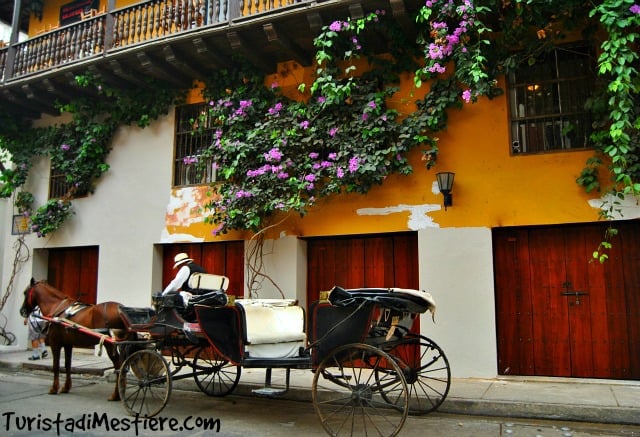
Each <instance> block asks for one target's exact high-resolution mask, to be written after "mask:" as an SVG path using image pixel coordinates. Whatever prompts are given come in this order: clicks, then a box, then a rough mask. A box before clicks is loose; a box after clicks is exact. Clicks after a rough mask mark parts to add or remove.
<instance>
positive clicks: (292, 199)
mask: <svg viewBox="0 0 640 437" xmlns="http://www.w3.org/2000/svg"><path fill="white" fill-rule="evenodd" d="M387 18H388V17H386V15H385V13H384V11H376V12H375V13H372V14H369V15H367V16H365V17H363V18H362V19H358V20H353V19H345V20H337V21H335V22H333V23H330V24H329V25H328V26H326V27H325V28H323V30H322V32H321V33H320V35H318V37H317V38H316V39H315V46H316V56H315V60H316V63H317V71H316V78H315V80H314V82H313V83H312V84H307V86H303V87H301V88H300V95H299V96H297V97H296V98H293V99H291V98H286V97H285V96H284V95H283V94H282V93H280V90H279V87H278V85H277V84H273V85H272V86H271V87H269V86H267V87H265V86H264V85H263V78H262V75H261V74H260V73H258V72H255V71H254V70H253V69H251V68H250V67H249V66H248V65H246V64H242V63H240V62H239V61H237V62H236V63H235V64H234V66H233V67H232V68H229V69H227V70H220V71H218V72H216V73H215V74H214V75H213V76H212V77H211V80H210V81H209V85H208V88H207V92H206V97H207V99H208V101H209V102H210V106H209V109H210V113H209V114H208V116H209V117H212V119H214V120H216V123H217V126H218V129H217V130H216V132H215V135H214V138H212V144H211V147H210V148H209V150H208V151H207V153H208V154H209V155H210V157H211V158H212V159H213V161H215V162H216V165H218V166H220V168H219V169H218V174H219V175H221V179H222V180H221V183H219V184H217V185H216V186H215V187H213V189H212V190H213V192H214V194H215V196H216V197H215V198H214V199H215V200H214V201H213V202H212V203H211V204H210V205H209V207H210V208H211V211H212V215H210V216H209V218H208V220H209V221H210V222H212V223H214V224H216V229H215V232H224V231H226V230H230V229H248V230H253V231H259V230H260V229H263V228H264V227H265V226H269V224H270V223H271V222H272V219H273V218H274V217H276V216H280V215H283V214H284V215H286V214H287V213H291V212H293V213H298V214H305V213H306V211H307V210H308V208H309V207H311V206H312V205H313V204H314V203H315V202H316V201H317V200H318V199H319V198H320V197H322V196H327V195H332V194H336V193H340V192H358V193H365V192H367V191H368V190H369V189H370V188H371V187H372V186H374V185H376V184H380V183H382V182H383V181H384V180H385V178H386V177H387V176H388V175H390V174H393V173H400V174H406V173H409V172H411V171H412V169H411V167H410V165H409V164H408V161H407V154H408V152H409V151H410V150H411V149H412V148H415V147H422V149H423V154H424V159H425V166H426V167H427V168H432V167H433V166H434V165H435V163H436V162H437V157H438V154H439V153H440V146H439V144H438V136H437V135H438V132H440V131H442V130H443V129H445V128H446V126H447V121H448V118H447V116H448V111H449V110H451V109H452V108H459V107H462V106H463V105H464V104H466V103H473V102H476V101H477V100H479V99H481V98H484V97H486V98H493V97H494V96H496V95H498V94H499V93H501V92H502V90H500V89H499V88H498V87H497V83H498V81H497V78H498V77H500V76H501V75H504V74H507V73H508V72H509V71H510V70H512V69H514V68H518V67H520V66H521V65H533V64H535V62H536V59H537V58H538V56H539V55H540V54H542V53H544V52H545V51H547V50H550V49H552V48H553V47H554V46H556V45H557V44H559V43H561V42H562V41H563V40H565V38H566V37H567V35H569V34H571V33H573V34H574V37H575V34H579V37H580V38H582V39H585V40H588V41H591V42H592V43H593V45H594V46H595V47H596V48H597V49H598V51H599V58H598V79H599V80H598V88H597V89H595V90H594V93H593V96H592V98H591V99H590V101H589V110H590V111H591V112H592V115H593V120H594V124H593V128H594V131H593V135H592V137H591V139H590V141H591V145H592V146H593V147H594V157H593V158H591V159H589V161H588V162H587V163H586V164H585V169H584V171H583V172H582V174H581V175H580V177H579V178H578V179H577V183H578V184H580V185H581V186H583V187H584V188H585V189H586V190H588V191H593V190H603V191H607V192H609V193H610V194H611V195H612V197H613V198H615V199H620V198H622V197H624V196H627V195H638V194H639V192H640V184H639V183H638V175H639V171H640V167H639V165H640V164H638V150H637V147H638V128H639V127H640V119H639V117H638V114H639V110H638V109H639V108H638V87H639V85H640V79H639V74H638V64H639V61H638V28H639V25H640V5H638V4H637V3H636V2H635V1H634V0H605V1H601V2H598V3H597V4H593V3H591V2H588V1H584V0H548V1H547V0H545V1H542V0H506V1H504V0H500V1H498V0H481V1H475V2H474V1H471V0H425V3H424V5H423V6H422V7H420V8H419V10H418V11H417V13H416V16H415V20H416V26H417V28H418V36H417V39H416V40H415V41H409V40H408V39H407V34H406V32H404V31H403V29H401V28H400V27H398V26H397V25H396V24H394V20H388V19H387ZM372 32H373V33H375V32H384V33H385V34H386V36H387V38H386V39H388V40H390V41H391V43H390V44H389V46H388V47H387V52H388V53H389V54H390V56H388V57H385V56H379V55H378V54H376V53H372V52H371V51H370V49H369V48H368V47H367V45H366V44H365V42H364V41H366V39H367V35H370V34H371V33H372ZM358 61H360V62H358ZM363 61H365V62H364V63H363ZM363 65H368V66H367V67H366V68H362V66H363ZM408 71H413V72H415V84H416V86H428V91H427V92H426V93H425V96H424V98H423V99H420V100H418V101H417V102H416V105H417V110H416V111H414V112H412V113H411V114H399V113H397V112H396V111H394V110H392V109H390V108H388V107H387V105H386V102H387V100H388V98H389V97H391V96H393V94H394V93H395V92H396V90H397V83H398V75H399V74H400V73H402V72H408ZM79 80H80V83H81V84H82V85H84V86H93V87H99V84H98V83H97V82H96V81H95V80H94V79H92V78H90V77H88V76H85V77H83V78H79ZM427 82H428V85H426V83H427ZM98 89H99V91H100V93H101V94H100V95H101V96H102V98H100V99H93V100H91V101H82V100H80V101H76V102H73V103H72V104H70V105H68V106H66V107H64V108H61V109H62V110H64V111H67V112H70V113H71V114H73V121H72V122H70V123H67V124H65V125H61V126H54V127H51V128H43V129H35V128H31V127H28V126H22V125H20V124H19V123H18V122H16V121H15V120H6V117H7V116H6V115H0V117H3V119H2V120H0V121H2V124H1V125H0V149H2V150H5V151H8V152H9V153H10V156H9V157H8V159H10V160H11V161H12V162H13V165H12V166H11V168H2V169H0V170H2V171H1V173H0V184H2V188H1V192H0V194H1V195H3V196H9V195H11V194H12V193H13V192H14V191H16V190H17V189H18V188H19V187H21V186H22V185H23V184H24V181H25V180H26V175H27V174H28V170H29V168H30V165H31V159H32V158H33V157H34V156H37V155H44V156H49V157H50V158H51V159H52V163H53V164H54V166H56V168H59V169H60V170H61V171H62V172H63V173H64V174H66V175H67V179H68V182H69V183H70V184H71V185H72V187H73V190H76V191H75V192H76V193H78V192H90V191H91V190H92V189H93V187H94V183H95V181H96V180H97V178H99V176H100V175H101V174H102V173H103V172H104V171H106V170H107V169H108V165H107V164H106V159H105V158H106V156H107V153H108V151H109V148H110V141H111V137H112V135H113V132H114V131H115V129H116V128H117V127H118V126H119V125H122V124H130V123H138V124H140V125H141V126H144V125H146V124H147V123H149V122H150V121H151V120H152V119H154V118H155V117H156V116H157V115H158V114H160V113H162V112H164V111H165V110H166V108H167V107H168V105H170V104H171V103H173V101H174V99H175V97H176V93H175V92H174V91H172V90H169V89H168V88H166V87H164V86H163V85H162V84H150V85H149V87H148V88H144V89H142V87H140V89H136V90H134V91H123V90H116V89H107V88H102V89H100V88H98ZM145 89H148V90H150V91H145ZM140 93H146V94H145V95H144V96H143V95H140ZM202 162H205V160H202ZM605 175H611V176H612V179H611V180H610V181H608V182H606V183H603V182H604V181H605V180H606V176H605ZM614 208H615V206H613V205H609V206H605V207H603V208H602V210H603V216H604V217H606V218H611V217H612V216H613V212H614ZM36 214H38V212H36ZM601 255H602V253H600V252H598V253H597V256H601ZM605 258H606V257H605Z"/></svg>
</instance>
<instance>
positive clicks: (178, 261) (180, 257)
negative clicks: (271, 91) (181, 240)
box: [173, 253, 193, 269]
mask: <svg viewBox="0 0 640 437" xmlns="http://www.w3.org/2000/svg"><path fill="white" fill-rule="evenodd" d="M173 261H174V262H175V264H174V265H173V268H174V269H175V268H176V267H178V266H179V265H182V264H184V263H187V262H191V261H193V260H192V259H191V258H189V255H187V254H186V253H179V254H177V255H176V256H175V257H174V258H173Z"/></svg>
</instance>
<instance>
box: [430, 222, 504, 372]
mask: <svg viewBox="0 0 640 437" xmlns="http://www.w3.org/2000/svg"><path fill="white" fill-rule="evenodd" d="M418 250H419V268H420V288H421V289H423V290H426V291H428V292H430V293H431V294H432V296H433V298H434V300H435V302H436V305H437V309H436V317H435V320H436V323H435V324H434V323H433V322H432V321H431V316H430V315H429V314H427V315H423V316H422V318H421V321H420V322H421V325H420V326H421V330H422V334H423V335H425V336H427V337H429V338H431V339H432V340H434V341H435V342H436V343H437V344H438V345H439V346H440V347H441V348H442V349H443V350H444V352H445V354H446V355H447V358H448V359H449V364H450V366H451V372H452V376H454V377H495V376H496V375H497V362H496V356H497V350H496V341H497V340H496V323H495V301H494V282H493V253H492V245H491V230H490V229H487V228H444V229H440V228H430V229H425V230H423V231H420V232H418Z"/></svg>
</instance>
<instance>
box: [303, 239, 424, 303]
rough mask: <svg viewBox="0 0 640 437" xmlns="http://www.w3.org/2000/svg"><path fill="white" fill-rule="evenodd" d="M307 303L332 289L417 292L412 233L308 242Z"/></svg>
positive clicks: (416, 255) (415, 244)
mask: <svg viewBox="0 0 640 437" xmlns="http://www.w3.org/2000/svg"><path fill="white" fill-rule="evenodd" d="M307 262H308V267H307V272H308V273H307V302H309V303H311V302H314V301H316V300H318V298H319V296H320V291H327V290H331V288H332V287H333V286H334V285H339V286H341V287H343V288H359V287H380V288H387V287H401V288H413V289H417V288H419V284H418V237H417V234H415V233H402V234H389V235H386V234H385V235H381V236H349V237H333V238H318V239H315V238H314V239H309V240H308V246H307Z"/></svg>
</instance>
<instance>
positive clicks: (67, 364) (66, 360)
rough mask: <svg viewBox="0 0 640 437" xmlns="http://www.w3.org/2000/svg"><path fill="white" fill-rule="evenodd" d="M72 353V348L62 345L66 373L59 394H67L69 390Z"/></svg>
mask: <svg viewBox="0 0 640 437" xmlns="http://www.w3.org/2000/svg"><path fill="white" fill-rule="evenodd" d="M72 351H73V346H71V345H66V344H65V345H64V370H65V372H66V377H67V378H66V379H65V381H64V387H62V390H60V393H69V390H71V352H72Z"/></svg>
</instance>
